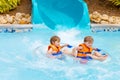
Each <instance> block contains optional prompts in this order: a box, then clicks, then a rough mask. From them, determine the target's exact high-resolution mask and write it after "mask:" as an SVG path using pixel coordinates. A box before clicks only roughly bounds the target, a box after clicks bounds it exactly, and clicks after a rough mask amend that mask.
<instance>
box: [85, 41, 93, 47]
mask: <svg viewBox="0 0 120 80" xmlns="http://www.w3.org/2000/svg"><path fill="white" fill-rule="evenodd" d="M92 44H93V42H85V45H86V46H87V47H89V48H90V47H92Z"/></svg>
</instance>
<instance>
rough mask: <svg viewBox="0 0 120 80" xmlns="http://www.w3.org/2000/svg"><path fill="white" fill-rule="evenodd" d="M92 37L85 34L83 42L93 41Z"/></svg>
mask: <svg viewBox="0 0 120 80" xmlns="http://www.w3.org/2000/svg"><path fill="white" fill-rule="evenodd" d="M93 41H94V39H93V38H92V37H91V36H86V37H85V38H84V42H89V43H93Z"/></svg>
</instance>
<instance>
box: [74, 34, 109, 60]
mask: <svg viewBox="0 0 120 80" xmlns="http://www.w3.org/2000/svg"><path fill="white" fill-rule="evenodd" d="M93 41H94V40H93V38H92V37H91V36H86V37H85V38H84V43H82V44H80V45H79V46H78V47H76V48H74V49H73V51H72V53H73V54H74V56H75V57H76V58H82V59H85V58H87V57H90V58H93V59H96V60H99V61H104V60H105V59H106V58H107V55H102V54H100V53H99V52H98V51H96V50H97V48H93V47H92V44H93ZM93 50H95V51H94V53H93V54H92V51H93Z"/></svg>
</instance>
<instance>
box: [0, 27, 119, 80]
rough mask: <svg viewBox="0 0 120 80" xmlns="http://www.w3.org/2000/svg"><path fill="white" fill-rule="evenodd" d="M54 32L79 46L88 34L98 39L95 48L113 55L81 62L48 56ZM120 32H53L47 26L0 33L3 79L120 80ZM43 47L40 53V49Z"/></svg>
mask: <svg viewBox="0 0 120 80" xmlns="http://www.w3.org/2000/svg"><path fill="white" fill-rule="evenodd" d="M53 35H58V36H59V37H60V38H61V43H69V44H70V45H73V46H77V45H78V44H80V43H82V42H83V38H84V37H85V36H88V35H90V36H92V37H93V38H94V47H97V48H100V49H104V50H105V51H106V52H108V53H109V58H108V59H107V60H106V61H104V62H99V61H95V60H92V61H90V62H88V64H80V63H77V62H75V61H74V60H73V58H72V57H68V56H67V59H66V60H65V61H61V60H57V59H49V58H47V57H46V56H45V53H46V50H47V46H48V45H49V39H50V37H51V36H53ZM119 36H120V32H99V33H92V32H91V31H90V30H84V29H83V30H80V29H77V28H72V29H69V30H57V31H53V30H51V29H49V28H47V27H44V25H40V28H39V27H37V28H34V29H33V31H32V32H25V33H0V80H119V79H120V76H119V74H120V68H119V67H120V57H119V56H120V46H119V44H120V42H119V41H120V37H119ZM38 47H39V50H38V51H37V52H36V49H37V48H38Z"/></svg>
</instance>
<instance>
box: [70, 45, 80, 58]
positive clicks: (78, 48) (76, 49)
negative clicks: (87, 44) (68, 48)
mask: <svg viewBox="0 0 120 80" xmlns="http://www.w3.org/2000/svg"><path fill="white" fill-rule="evenodd" d="M80 49H82V46H78V47H75V48H73V50H72V53H73V55H74V56H75V57H76V56H77V53H78V51H79V50H80Z"/></svg>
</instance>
